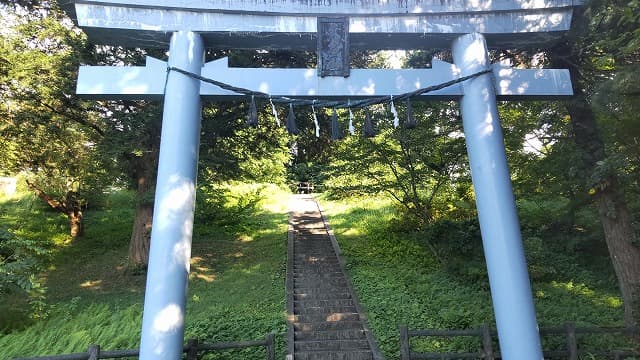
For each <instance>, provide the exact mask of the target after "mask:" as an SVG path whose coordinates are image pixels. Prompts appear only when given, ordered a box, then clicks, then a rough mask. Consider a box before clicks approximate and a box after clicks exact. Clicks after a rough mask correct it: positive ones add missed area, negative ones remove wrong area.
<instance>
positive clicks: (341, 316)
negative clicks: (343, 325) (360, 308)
mask: <svg viewBox="0 0 640 360" xmlns="http://www.w3.org/2000/svg"><path fill="white" fill-rule="evenodd" d="M293 317H294V322H300V323H321V322H341V321H360V315H359V314H358V313H357V312H345V313H332V314H300V315H297V314H294V315H293Z"/></svg>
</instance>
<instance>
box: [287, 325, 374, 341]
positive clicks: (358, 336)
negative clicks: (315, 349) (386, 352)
mask: <svg viewBox="0 0 640 360" xmlns="http://www.w3.org/2000/svg"><path fill="white" fill-rule="evenodd" d="M294 339H295V340H362V339H366V335H365V334H364V330H362V329H361V328H360V329H345V330H325V331H295V332H294Z"/></svg>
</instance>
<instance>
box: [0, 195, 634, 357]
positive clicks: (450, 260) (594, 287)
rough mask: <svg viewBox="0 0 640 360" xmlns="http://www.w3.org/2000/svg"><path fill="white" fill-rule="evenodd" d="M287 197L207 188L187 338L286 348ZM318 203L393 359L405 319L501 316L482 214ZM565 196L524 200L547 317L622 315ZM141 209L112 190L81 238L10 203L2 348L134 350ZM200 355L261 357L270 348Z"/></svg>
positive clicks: (419, 343)
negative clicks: (416, 218) (428, 214)
mask: <svg viewBox="0 0 640 360" xmlns="http://www.w3.org/2000/svg"><path fill="white" fill-rule="evenodd" d="M288 198H289V193H288V191H287V190H284V189H281V188H278V187H276V186H274V185H265V184H238V183H235V184H225V185H216V186H208V185H205V186H201V187H200V189H199V190H198V198H197V199H198V200H197V201H198V203H197V207H196V208H197V210H196V218H195V219H196V221H195V227H194V238H193V247H192V261H191V273H190V282H189V292H188V301H187V317H186V324H185V337H186V338H198V339H200V340H201V341H203V342H207V343H213V342H220V341H240V340H257V339H262V338H264V336H265V335H266V334H268V333H271V332H273V333H276V335H277V336H276V341H277V344H276V345H277V346H276V348H277V354H278V355H277V357H278V358H283V357H284V352H285V344H284V341H285V336H284V334H285V331H286V314H285V293H284V291H285V290H284V284H285V274H286V269H285V266H286V239H287V236H286V231H287V210H288V208H287V206H288ZM320 201H321V205H322V207H323V208H324V210H325V211H326V213H327V214H328V215H329V219H330V222H331V226H332V228H333V229H334V232H335V234H336V237H337V239H338V241H339V243H340V246H341V248H342V252H343V255H344V256H345V260H346V264H347V271H348V272H349V274H350V276H351V277H352V279H353V283H354V286H355V289H356V291H357V293H358V296H359V298H360V300H361V302H362V305H363V307H364V308H365V309H366V311H367V316H368V319H369V324H370V326H371V328H372V330H373V332H374V335H375V336H376V338H377V341H378V343H379V345H380V347H381V349H382V351H383V352H384V354H385V356H386V357H387V359H399V349H400V347H399V331H398V327H399V326H401V325H407V326H408V327H409V328H410V329H425V328H438V329H443V328H448V329H462V328H473V327H478V326H479V325H481V324H489V325H490V326H495V323H494V316H493V312H492V303H491V297H490V292H489V286H488V280H487V275H486V269H485V266H484V260H483V253H482V242H481V238H480V231H479V226H478V223H477V221H476V220H475V219H473V217H470V216H469V217H458V218H453V219H448V218H441V219H436V220H434V221H433V222H431V223H429V224H428V225H426V226H423V227H422V228H420V229H419V230H415V229H416V228H415V227H414V226H413V225H412V224H411V223H410V222H411V221H412V220H411V218H410V217H407V218H404V217H402V216H401V214H402V212H401V211H399V210H398V207H397V206H396V205H394V202H393V200H392V199H390V198H388V197H386V196H382V195H378V196H372V195H369V196H355V195H353V196H350V197H349V198H348V199H342V200H341V199H334V198H331V197H329V196H328V195H322V196H321V197H320ZM565 205H566V202H563V201H562V200H561V199H558V201H554V202H550V201H545V200H544V199H541V200H539V201H533V200H527V201H519V202H518V209H519V212H520V217H521V220H522V224H523V226H522V232H523V240H524V242H525V248H526V251H527V257H528V262H529V270H530V273H531V278H532V281H533V292H534V297H535V306H536V311H537V316H538V320H539V323H540V325H541V326H558V325H562V324H563V323H564V322H567V321H572V322H576V323H577V325H578V326H588V325H597V326H603V325H604V326H607V325H610V326H616V325H621V324H622V316H623V310H622V302H621V300H620V296H619V293H618V291H617V290H616V287H615V277H614V275H613V271H612V270H611V266H610V264H609V261H608V259H607V256H606V251H604V249H603V248H602V245H601V244H600V242H599V241H598V239H599V238H600V237H601V234H600V233H599V232H598V229H597V227H596V226H595V225H593V224H595V223H596V221H594V216H595V215H594V214H593V213H591V212H589V211H588V210H583V211H581V212H579V213H576V214H573V215H572V219H571V221H570V222H569V221H567V222H563V220H562V219H561V218H560V217H559V214H562V213H563V212H564V211H565V209H564V206H565ZM134 207H135V196H134V194H132V193H130V192H124V191H118V192H113V193H110V194H108V195H106V196H105V197H104V198H103V199H101V201H100V203H96V204H95V205H94V207H93V208H90V209H89V210H88V211H87V213H86V224H87V225H86V234H85V236H83V237H81V238H78V239H76V240H74V241H71V239H70V237H69V236H68V235H66V233H67V231H66V227H65V226H66V219H65V218H64V217H63V216H61V215H59V214H56V213H54V212H52V211H50V210H48V209H47V208H46V207H43V206H41V205H40V203H39V202H38V201H37V199H34V198H32V197H30V196H28V195H21V196H16V197H12V198H3V199H1V201H0V208H1V210H2V211H1V213H0V214H1V220H2V223H1V227H2V228H3V229H5V230H4V232H3V233H2V236H3V237H2V248H1V249H2V251H3V253H2V254H3V256H5V254H12V255H11V256H13V258H11V261H7V262H5V264H10V265H11V266H14V267H16V268H20V266H23V267H21V269H22V270H23V271H22V272H19V271H13V272H11V274H14V275H15V276H18V277H20V276H22V280H18V279H17V278H15V277H14V278H11V277H8V276H7V274H9V272H7V271H5V273H3V274H1V275H2V281H3V282H2V288H1V289H2V294H1V295H0V296H1V298H2V301H1V302H0V307H2V309H0V310H2V311H0V324H1V328H2V331H3V335H1V336H0V358H3V359H4V358H11V357H15V356H35V355H46V354H63V353H72V352H79V351H86V349H87V347H88V346H89V345H90V344H100V345H101V348H102V349H104V350H110V349H127V348H137V347H138V346H139V337H140V326H141V315H142V303H143V297H144V285H145V276H144V275H143V274H139V273H136V272H132V271H131V269H129V268H127V259H126V256H127V246H128V241H129V236H130V230H131V226H132V221H133V216H134ZM569 223H570V225H569ZM411 229H414V230H411ZM20 239H28V240H29V241H26V242H21V241H20ZM16 242H18V243H20V244H22V245H20V246H18V247H16V246H14V245H15V243H16ZM20 262H22V263H23V265H19V264H18V263H20ZM29 264H32V265H33V266H35V267H29V266H31V265H29ZM3 266H4V268H3V269H6V265H3ZM564 341H565V340H564V339H563V338H549V339H546V338H545V339H544V347H545V348H546V349H552V348H558V347H562V346H564V344H565V343H564ZM581 341H583V343H585V342H586V343H587V345H588V346H589V347H591V348H594V349H595V348H606V347H607V346H610V345H611V344H616V345H619V346H618V347H621V346H625V344H623V343H619V342H617V343H616V339H612V338H608V337H603V336H600V337H590V338H584V339H582V340H581ZM478 346H479V344H478V342H477V341H475V340H473V339H469V338H457V339H445V338H429V339H426V338H422V339H415V340H414V341H412V348H413V349H415V350H417V351H447V350H452V351H461V350H468V351H475V350H477V347H478ZM205 358H206V359H262V358H264V349H263V348H259V347H256V348H250V349H246V350H242V351H229V352H219V353H215V354H211V355H207V356H206V357H205Z"/></svg>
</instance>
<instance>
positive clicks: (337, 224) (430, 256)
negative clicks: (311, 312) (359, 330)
mask: <svg viewBox="0 0 640 360" xmlns="http://www.w3.org/2000/svg"><path fill="white" fill-rule="evenodd" d="M321 207H323V209H324V211H325V212H326V214H327V215H328V216H329V221H330V223H331V226H332V228H333V230H334V232H335V235H336V238H337V240H338V242H339V244H340V247H341V250H342V253H343V255H344V257H345V260H346V266H347V270H348V271H349V273H350V275H351V277H352V279H353V283H354V287H355V290H356V292H357V293H358V296H359V298H360V300H361V302H362V305H363V306H364V307H365V308H366V310H367V315H368V319H369V324H370V326H371V328H372V330H373V332H374V334H375V336H376V338H377V339H378V342H379V345H380V347H381V349H382V351H383V353H384V354H385V356H386V357H387V359H399V358H400V345H399V331H398V328H399V326H401V325H407V326H408V327H409V328H410V329H465V328H476V327H478V326H480V325H481V324H488V325H490V326H492V327H494V328H495V320H494V315H493V311H492V305H491V297H490V293H489V286H488V281H487V279H486V269H484V268H483V265H482V262H481V261H478V260H477V259H480V260H481V259H482V247H481V243H476V244H473V241H474V240H473V239H471V238H473V237H474V236H477V237H479V231H476V230H474V229H475V227H473V226H471V225H470V224H472V223H473V222H472V221H469V220H465V221H462V222H450V221H443V222H442V223H441V224H438V222H435V223H434V224H436V225H433V226H432V227H427V229H426V230H424V231H423V232H411V231H409V229H407V228H405V229H404V230H401V228H402V227H399V226H397V221H398V220H397V219H395V217H396V216H397V212H396V211H395V210H394V206H393V203H392V201H391V200H390V199H388V198H386V197H383V196H377V197H376V196H369V197H357V196H351V197H349V198H348V199H343V200H336V199H332V198H330V197H329V196H322V197H321ZM461 224H462V225H461ZM438 226H439V227H443V226H445V227H447V226H448V230H449V232H448V235H449V236H451V237H452V240H451V241H455V239H453V237H455V235H457V236H466V237H470V239H467V240H466V241H460V244H459V247H461V248H466V249H467V250H466V252H465V251H460V253H459V256H458V257H455V256H453V252H454V249H452V248H451V247H454V246H455V244H453V245H452V244H449V245H448V246H449V247H441V246H440V245H441V244H439V242H438V240H437V239H429V240H431V241H432V244H435V245H436V246H437V250H441V251H442V253H445V252H446V251H449V253H447V254H446V256H445V257H443V258H442V259H440V260H439V259H437V258H436V257H435V256H434V253H433V251H432V249H430V248H429V246H427V244H426V241H427V238H426V237H427V236H435V235H436V234H438V233H447V231H446V229H437V227H438ZM461 228H462V229H466V231H463V230H461ZM469 229H471V230H469ZM476 233H477V234H476ZM524 233H525V234H524V235H523V237H524V238H525V242H526V243H527V244H528V245H527V246H526V247H527V256H528V261H529V266H530V268H531V269H534V270H535V269H536V268H537V267H539V266H540V265H542V263H541V262H542V261H543V260H544V261H549V260H547V259H548V258H550V259H552V261H553V262H559V263H558V264H555V267H554V269H555V270H554V272H553V273H544V274H543V275H544V276H539V277H537V276H532V279H533V284H532V286H533V292H534V298H535V300H534V301H535V306H536V311H537V316H538V322H539V324H540V326H562V324H563V323H564V322H568V321H572V322H575V323H576V324H577V325H578V326H621V325H622V324H623V309H622V303H621V300H620V295H619V293H618V291H617V290H616V288H615V282H611V281H610V277H611V273H612V270H611V269H610V268H608V269H604V270H602V269H600V268H598V266H595V267H594V268H589V267H588V266H586V265H585V264H584V262H579V261H578V260H576V257H575V256H571V255H570V254H567V253H557V252H555V253H554V255H553V256H552V257H549V255H550V253H552V252H554V251H555V249H556V248H555V247H552V248H551V249H547V247H546V246H544V244H539V243H538V242H539V241H540V240H539V239H533V240H532V239H530V238H529V237H527V232H526V231H524ZM476 241H478V242H479V241H481V240H480V239H479V238H478V239H476ZM531 243H533V244H531ZM445 250H446V251H445ZM458 250H460V249H458ZM473 251H477V252H479V254H476V256H473V258H468V256H469V255H470V254H471V253H472V252H473ZM600 256H601V257H604V258H605V260H606V252H605V253H603V254H601V255H600ZM443 259H444V261H445V263H444V264H443V263H441V261H442V260H443ZM465 261H468V262H471V264H470V265H468V266H467V268H466V269H465V271H461V270H460V269H459V268H460V267H464V264H465ZM447 262H452V263H453V264H454V265H455V266H457V267H458V269H452V268H451V266H450V264H447ZM609 267H610V266H609ZM584 340H585V342H586V343H587V345H588V346H589V347H590V348H592V349H597V348H601V349H605V348H608V346H612V344H615V345H613V346H616V345H618V346H621V347H626V346H628V344H626V343H624V342H616V341H615V339H614V338H612V337H606V336H599V337H591V338H588V339H584ZM543 343H544V345H543V346H544V347H545V349H554V348H558V347H560V348H561V347H562V346H565V344H566V343H565V340H564V339H563V338H548V339H546V338H545V339H543ZM480 346H481V345H480V343H479V341H477V340H473V339H468V338H457V339H445V338H430V339H424V338H423V339H416V340H415V341H412V348H413V349H415V350H416V351H447V350H451V351H477V350H478V348H479V347H480Z"/></svg>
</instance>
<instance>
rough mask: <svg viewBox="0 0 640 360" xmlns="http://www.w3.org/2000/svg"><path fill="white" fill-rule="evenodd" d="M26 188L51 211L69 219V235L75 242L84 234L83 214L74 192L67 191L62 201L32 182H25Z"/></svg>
mask: <svg viewBox="0 0 640 360" xmlns="http://www.w3.org/2000/svg"><path fill="white" fill-rule="evenodd" d="M27 186H28V187H29V188H30V189H31V190H32V191H33V192H34V193H35V194H36V195H37V196H38V197H39V198H40V199H42V200H43V201H44V202H46V203H47V204H48V205H49V206H50V207H51V208H52V209H54V210H56V211H59V212H61V213H63V214H65V215H66V216H67V218H68V219H69V234H70V235H71V237H72V238H73V239H74V240H75V239H76V238H77V237H80V236H82V235H83V234H84V214H83V213H82V206H81V202H80V201H79V200H78V194H77V193H76V192H75V191H68V192H67V194H66V195H65V197H64V199H63V200H60V199H55V198H53V197H51V196H50V195H49V194H47V193H46V192H44V190H42V189H40V188H39V187H38V186H36V184H35V183H34V182H32V181H29V180H27Z"/></svg>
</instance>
